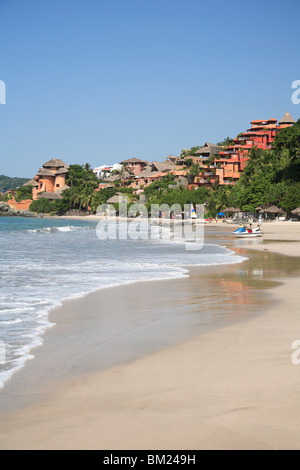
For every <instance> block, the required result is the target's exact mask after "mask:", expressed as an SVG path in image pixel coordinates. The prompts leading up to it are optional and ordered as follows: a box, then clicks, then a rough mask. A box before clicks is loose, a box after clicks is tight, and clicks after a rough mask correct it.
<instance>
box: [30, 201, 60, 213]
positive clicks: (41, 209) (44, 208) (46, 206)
mask: <svg viewBox="0 0 300 470" xmlns="http://www.w3.org/2000/svg"><path fill="white" fill-rule="evenodd" d="M55 202H56V201H49V200H48V199H37V201H33V202H32V203H31V204H30V207H29V210H30V211H32V212H37V213H38V214H50V212H57V210H56V206H55Z"/></svg>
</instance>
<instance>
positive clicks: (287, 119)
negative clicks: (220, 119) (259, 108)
mask: <svg viewBox="0 0 300 470" xmlns="http://www.w3.org/2000/svg"><path fill="white" fill-rule="evenodd" d="M293 124H295V120H294V119H293V118H292V116H291V115H290V113H286V114H285V115H284V117H283V118H282V119H281V121H279V122H278V123H277V119H267V120H262V119H258V120H254V121H251V128H250V129H248V130H247V131H246V132H243V133H241V134H239V136H238V137H237V138H236V139H233V141H232V143H231V145H229V146H228V147H226V148H225V149H223V150H220V151H219V152H218V155H215V154H214V153H211V154H207V155H206V157H207V158H209V157H211V156H213V155H215V158H214V160H213V162H212V163H211V165H210V166H209V167H207V171H206V172H205V173H204V174H203V172H202V174H201V175H199V177H198V178H195V181H194V183H193V185H194V186H203V185H205V186H210V185H211V184H212V183H214V182H215V181H217V180H218V181H219V184H220V185H227V184H230V185H232V184H235V182H236V181H237V180H238V179H239V178H240V176H241V173H242V172H243V171H244V169H245V167H246V165H247V161H248V160H249V151H250V150H251V149H252V148H254V147H255V148H259V149H264V150H268V149H271V148H272V143H273V141H274V139H275V137H276V134H277V132H279V131H280V130H281V129H284V128H286V127H290V126H292V125H293ZM206 145H207V144H206ZM209 145H212V144H209ZM207 150H210V149H209V148H208V149H207ZM201 151H203V149H201ZM198 153H200V152H198ZM201 156H202V155H200V157H201ZM199 164H200V166H203V163H202V161H200V160H199ZM193 185H190V189H192V186H193Z"/></svg>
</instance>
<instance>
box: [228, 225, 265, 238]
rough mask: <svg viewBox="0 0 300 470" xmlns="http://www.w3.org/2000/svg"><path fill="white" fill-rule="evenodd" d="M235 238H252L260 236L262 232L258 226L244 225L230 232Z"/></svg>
mask: <svg viewBox="0 0 300 470" xmlns="http://www.w3.org/2000/svg"><path fill="white" fill-rule="evenodd" d="M232 234H233V235H235V236H236V237H237V238H254V237H262V236H263V233H262V231H261V230H260V228H259V227H256V228H253V229H251V228H246V227H244V226H243V227H239V228H238V229H236V230H235V231H234V232H232Z"/></svg>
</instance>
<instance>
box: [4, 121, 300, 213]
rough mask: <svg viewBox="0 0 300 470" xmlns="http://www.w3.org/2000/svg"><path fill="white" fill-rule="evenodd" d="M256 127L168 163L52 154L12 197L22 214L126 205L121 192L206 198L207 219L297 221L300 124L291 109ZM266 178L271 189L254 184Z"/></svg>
mask: <svg viewBox="0 0 300 470" xmlns="http://www.w3.org/2000/svg"><path fill="white" fill-rule="evenodd" d="M250 125H251V126H250V127H249V128H248V129H246V130H244V131H242V132H240V133H239V134H238V135H237V137H236V138H232V139H231V138H227V139H224V141H223V142H219V143H217V144H212V143H209V142H205V143H204V144H203V146H196V147H192V148H191V149H183V150H182V151H181V154H180V156H178V157H175V156H173V155H169V156H168V157H167V158H165V160H163V161H161V162H159V161H152V162H149V161H146V160H142V159H139V158H136V157H133V158H129V159H125V160H121V161H120V162H119V163H114V164H112V165H110V166H109V165H102V166H100V167H96V168H94V169H92V168H91V167H90V166H89V165H88V164H86V165H83V166H80V165H72V164H70V165H68V164H66V163H65V162H64V161H63V160H62V159H57V158H52V159H51V160H49V161H47V162H46V163H44V164H43V165H42V166H41V168H40V169H39V171H38V172H37V174H36V175H34V176H33V178H32V179H31V180H29V181H27V182H26V183H25V184H24V186H23V188H19V189H18V190H9V191H7V194H6V199H7V203H8V204H9V206H10V208H11V209H12V210H17V211H21V212H22V211H29V210H30V211H32V212H40V213H41V212H42V213H51V214H53V215H54V214H59V215H63V214H68V215H72V213H73V214H74V215H79V213H80V214H81V215H84V214H86V215H87V214H90V213H95V211H96V210H97V207H98V206H99V205H100V204H103V203H108V204H115V207H116V209H117V210H118V197H119V196H120V195H122V194H123V195H124V194H125V195H126V196H127V197H128V198H129V203H142V204H145V203H148V204H150V203H151V202H154V203H168V204H170V205H171V204H173V203H179V204H181V205H182V206H183V205H184V204H186V203H194V204H196V203H201V204H204V205H205V208H206V216H207V217H215V216H216V215H217V214H218V213H224V214H227V215H237V214H238V215H239V217H243V216H244V215H246V216H257V215H258V213H262V214H263V215H264V217H265V218H267V219H272V218H281V219H282V220H285V219H287V218H292V217H294V218H295V219H297V218H298V216H299V213H300V211H299V206H300V199H299V198H297V197H295V194H296V196H297V194H299V188H298V187H296V186H297V181H296V182H295V181H294V183H295V184H293V185H292V186H291V184H290V176H291V173H293V174H294V176H295V173H294V171H293V168H292V167H293V165H294V159H293V158H292V156H291V155H290V153H291V152H293V151H294V150H293V149H291V148H289V145H290V142H291V141H293V139H291V138H290V135H291V136H293V133H294V134H295V136H296V135H297V131H298V128H299V126H300V124H299V122H298V123H296V122H295V120H294V119H293V117H292V116H291V115H290V113H289V112H287V113H286V114H285V115H284V116H283V117H282V118H281V119H280V120H277V119H275V118H270V119H264V120H262V119H255V120H252V121H251V123H250ZM293 129H294V131H293ZM294 140H295V139H294ZM293 145H294V144H293ZM295 145H296V144H295ZM270 166H272V168H271V170H270ZM268 172H269V173H270V174H268ZM280 172H281V176H276V175H280ZM256 173H257V174H256ZM255 174H256V178H255V180H256V181H255V184H254V183H253V181H252V177H251V175H252V176H253V175H255ZM279 178H281V181H280V180H279ZM259 181H261V186H262V187H263V189H262V188H258V187H254V186H255V185H256V186H257V182H259ZM284 181H285V182H286V185H285V186H284V183H283V182H284ZM237 188H239V191H238V190H237ZM268 188H269V191H268ZM287 191H291V192H292V193H293V197H292V198H290V197H288V196H287V195H286V194H285V193H286V192H287ZM237 193H239V195H238V196H237ZM271 193H272V194H271ZM284 194H285V195H284Z"/></svg>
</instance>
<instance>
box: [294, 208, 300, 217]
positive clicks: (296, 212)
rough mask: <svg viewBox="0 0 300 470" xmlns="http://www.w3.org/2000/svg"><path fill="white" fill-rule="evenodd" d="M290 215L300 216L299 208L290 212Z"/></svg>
mask: <svg viewBox="0 0 300 470" xmlns="http://www.w3.org/2000/svg"><path fill="white" fill-rule="evenodd" d="M292 214H294V215H300V207H297V208H296V209H294V210H293V211H292Z"/></svg>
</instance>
